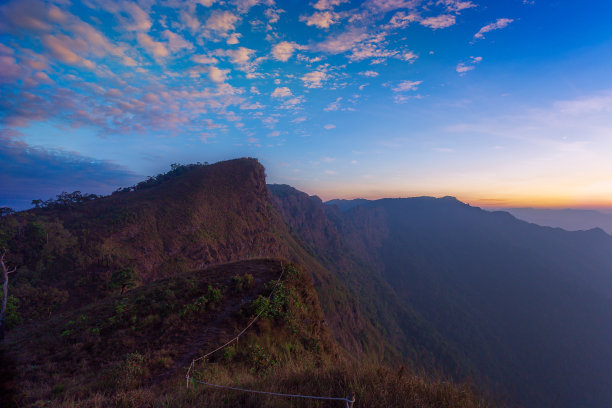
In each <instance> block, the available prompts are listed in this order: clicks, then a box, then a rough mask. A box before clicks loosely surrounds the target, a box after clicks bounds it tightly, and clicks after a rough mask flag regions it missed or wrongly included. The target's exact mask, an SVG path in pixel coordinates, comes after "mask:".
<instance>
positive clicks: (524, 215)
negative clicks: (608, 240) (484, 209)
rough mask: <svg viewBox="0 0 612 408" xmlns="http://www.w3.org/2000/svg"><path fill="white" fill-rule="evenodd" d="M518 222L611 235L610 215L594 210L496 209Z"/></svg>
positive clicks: (611, 220) (611, 218)
mask: <svg viewBox="0 0 612 408" xmlns="http://www.w3.org/2000/svg"><path fill="white" fill-rule="evenodd" d="M496 210H498V211H499V210H501V211H507V212H509V213H510V214H512V215H514V216H515V217H516V218H518V219H520V220H524V221H527V222H532V223H534V224H538V225H542V226H545V227H557V228H563V229H564V230H567V231H586V230H590V229H593V228H601V229H602V230H604V231H606V232H607V233H608V234H610V235H612V214H606V213H603V212H600V211H594V210H576V209H571V208H566V209H550V208H498V209H496Z"/></svg>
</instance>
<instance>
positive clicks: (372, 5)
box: [364, 0, 419, 13]
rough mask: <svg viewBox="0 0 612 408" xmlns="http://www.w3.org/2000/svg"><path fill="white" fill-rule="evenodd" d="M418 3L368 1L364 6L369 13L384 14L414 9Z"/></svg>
mask: <svg viewBox="0 0 612 408" xmlns="http://www.w3.org/2000/svg"><path fill="white" fill-rule="evenodd" d="M418 3H419V1H417V0H368V1H366V2H365V3H364V4H365V6H366V7H367V8H368V9H370V10H371V11H374V12H379V13H386V12H389V11H393V10H397V9H400V8H414V7H416V5H417V4H418Z"/></svg>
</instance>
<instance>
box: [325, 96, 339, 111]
mask: <svg viewBox="0 0 612 408" xmlns="http://www.w3.org/2000/svg"><path fill="white" fill-rule="evenodd" d="M341 100H342V97H339V98H337V99H336V100H335V101H334V102H332V103H330V104H329V105H327V107H326V108H325V109H323V110H324V111H326V112H332V111H337V110H338V109H340V101H341Z"/></svg>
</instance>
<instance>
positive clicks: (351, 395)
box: [346, 391, 355, 408]
mask: <svg viewBox="0 0 612 408" xmlns="http://www.w3.org/2000/svg"><path fill="white" fill-rule="evenodd" d="M354 403H355V393H354V392H353V391H351V392H349V394H348V395H347V397H346V408H353V404H354Z"/></svg>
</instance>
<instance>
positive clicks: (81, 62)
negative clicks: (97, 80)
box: [42, 34, 96, 69]
mask: <svg viewBox="0 0 612 408" xmlns="http://www.w3.org/2000/svg"><path fill="white" fill-rule="evenodd" d="M42 42H43V44H44V45H45V47H47V49H48V50H49V51H50V52H51V54H52V55H53V56H54V57H55V58H57V59H58V60H60V61H61V62H63V63H65V64H68V65H75V66H83V67H86V68H89V69H94V68H95V66H96V64H94V63H93V62H92V61H90V60H88V59H86V58H83V57H81V56H79V55H77V54H76V53H75V52H74V51H72V50H71V49H70V48H68V46H67V45H66V43H67V42H71V41H70V39H69V38H68V37H66V36H61V37H60V38H58V37H55V36H53V35H50V34H49V35H45V36H43V37H42Z"/></svg>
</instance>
